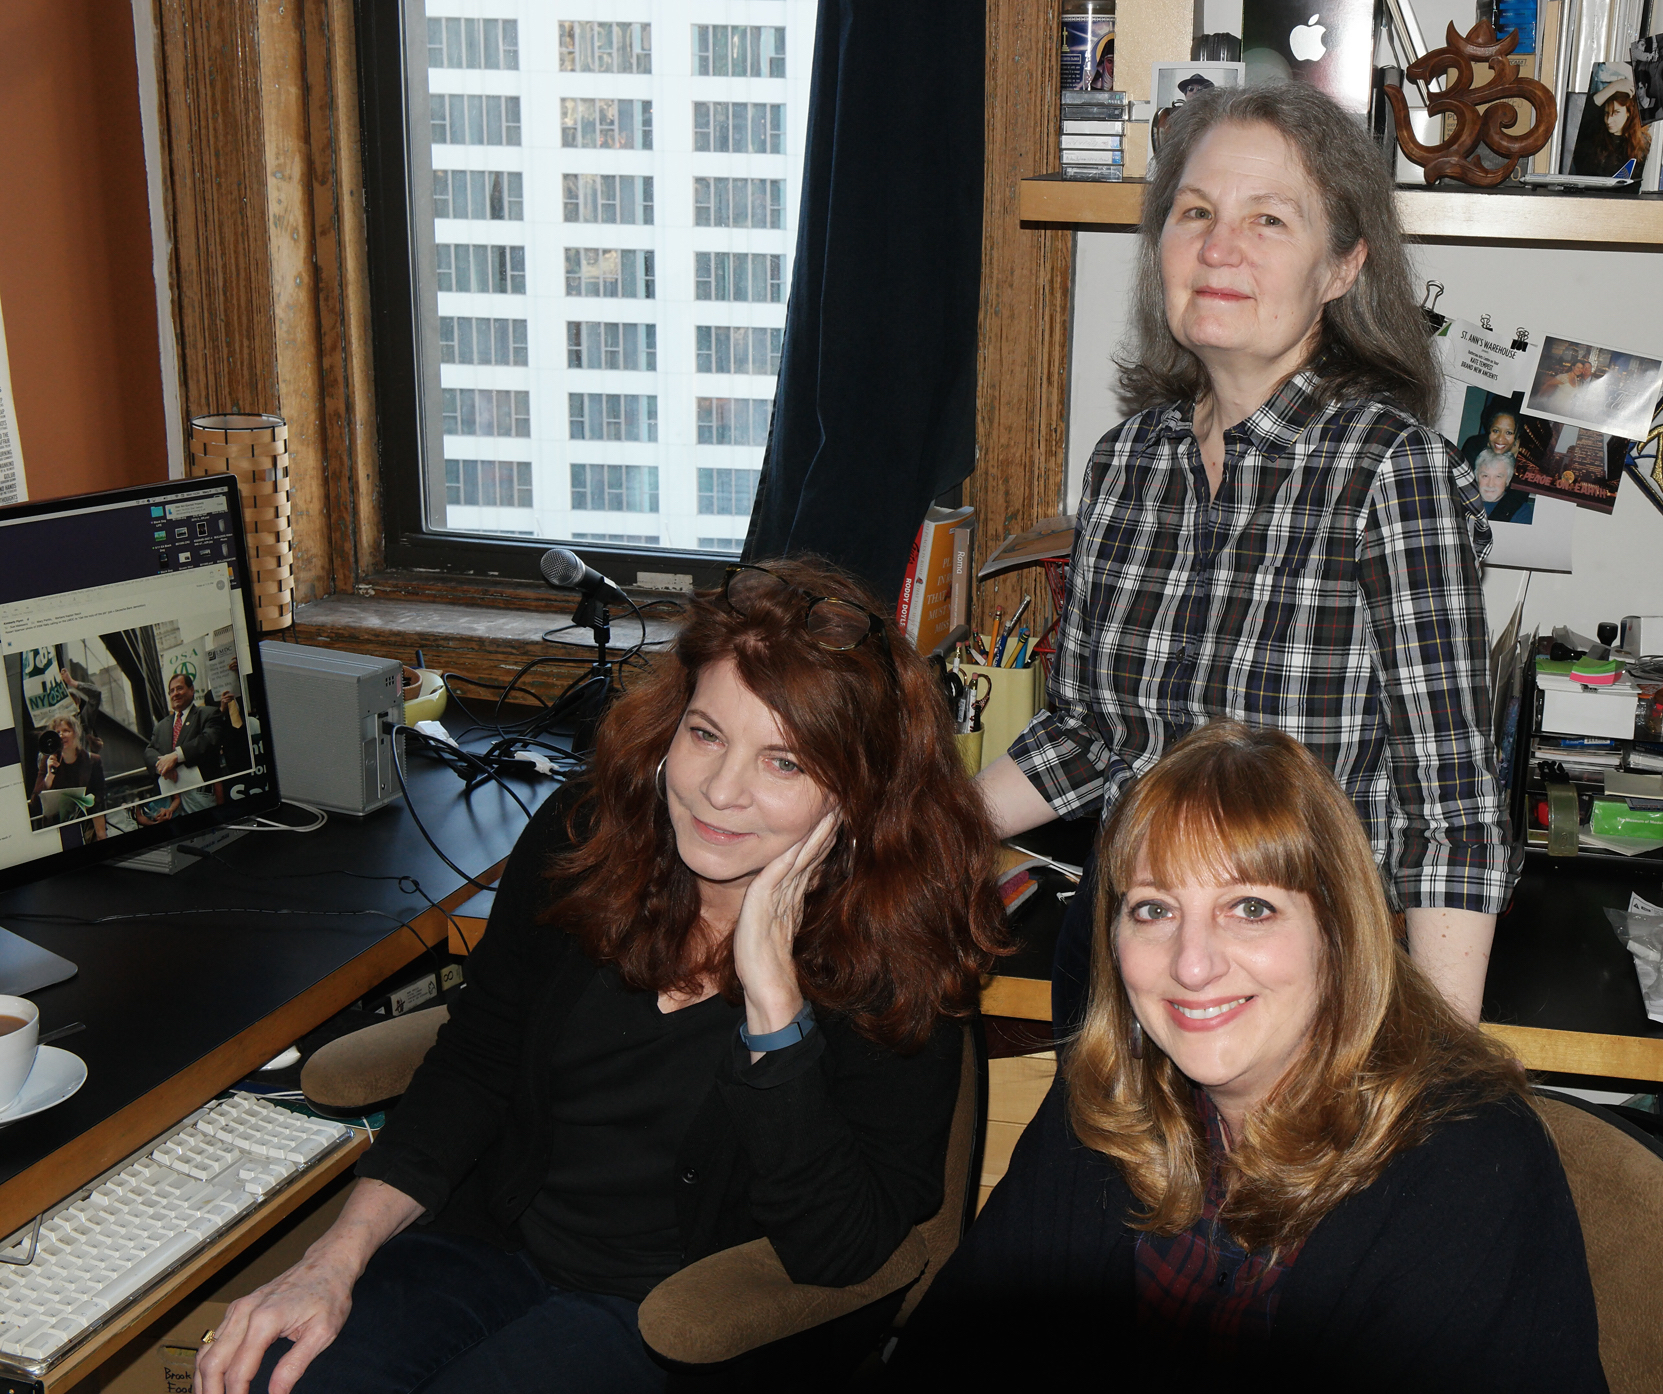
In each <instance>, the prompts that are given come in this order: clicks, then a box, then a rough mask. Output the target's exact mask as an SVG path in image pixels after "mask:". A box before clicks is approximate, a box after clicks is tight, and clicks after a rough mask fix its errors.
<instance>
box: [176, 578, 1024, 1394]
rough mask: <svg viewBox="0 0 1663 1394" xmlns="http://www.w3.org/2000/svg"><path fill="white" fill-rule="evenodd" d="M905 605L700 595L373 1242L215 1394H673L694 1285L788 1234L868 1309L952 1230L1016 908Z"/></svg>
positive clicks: (766, 585)
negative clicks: (683, 1272)
mask: <svg viewBox="0 0 1663 1394" xmlns="http://www.w3.org/2000/svg"><path fill="white" fill-rule="evenodd" d="M877 608H878V607H877V602H876V601H875V600H873V598H872V597H871V596H870V595H869V594H868V593H867V592H866V591H865V590H864V589H863V588H862V587H861V586H859V585H858V584H857V583H856V582H854V581H852V580H851V579H850V578H849V577H847V576H846V575H844V574H843V573H841V572H839V571H837V570H836V569H835V568H833V567H831V566H830V565H828V564H825V563H820V562H811V561H804V560H796V561H780V562H769V563H767V564H766V565H765V566H734V567H730V568H729V569H728V575H727V580H726V582H725V584H724V586H723V589H722V591H721V592H719V593H718V594H715V595H711V596H700V597H698V598H697V599H695V600H694V601H693V603H692V606H691V609H690V612H689V615H688V618H687V621H686V624H685V625H684V627H683V629H682V631H681V635H680V638H679V639H678V641H677V644H676V647H675V650H674V652H673V653H671V654H670V655H668V656H666V657H665V659H664V660H663V661H661V662H659V663H658V664H656V665H655V669H654V672H653V674H652V676H651V677H650V678H649V679H648V680H646V681H645V682H643V683H642V684H640V685H639V686H638V687H636V688H634V689H633V690H632V691H631V692H629V693H628V695H626V696H625V697H623V698H622V699H621V700H620V701H619V702H618V703H617V705H616V706H614V707H613V708H612V709H611V710H610V711H609V712H608V713H607V715H606V717H605V718H604V720H603V721H602V723H601V726H600V729H599V731H598V733H597V740H596V748H595V754H594V757H593V761H592V764H591V768H590V771H589V774H588V775H587V777H586V778H585V779H584V780H583V782H582V783H581V784H580V785H578V786H577V787H575V788H574V789H573V790H572V791H571V792H570V794H569V795H568V794H566V793H564V792H563V793H562V795H560V796H557V797H556V798H555V799H551V800H550V801H549V803H548V804H547V805H545V806H544V808H543V809H542V810H540V811H539V812H538V814H537V815H536V817H535V818H533V820H532V822H531V824H530V826H529V827H528V828H527V829H526V831H525V833H524V834H523V835H522V836H521V838H520V841H519V843H518V845H517V846H516V847H515V850H514V853H513V856H512V857H511V858H510V860H509V864H508V868H507V871H506V873H505V874H504V876H503V880H502V885H501V889H500V891H499V893H498V895H497V898H496V902H495V906H494V908H493V909H492V912H491V919H490V925H489V928H488V930H487V932H486V934H485V936H484V939H483V940H482V942H481V944H480V946H479V948H478V949H477V950H476V951H475V952H474V953H473V955H472V957H471V958H470V960H469V964H468V987H467V989H466V991H464V992H463V993H462V994H461V996H460V997H459V999H458V1000H457V1002H456V1004H455V1006H454V1007H453V1008H452V1014H451V1018H450V1021H449V1022H448V1023H447V1024H446V1025H445V1027H444V1028H443V1029H442V1030H441V1031H440V1033H439V1037H438V1040H437V1042H436V1044H435V1045H434V1047H433V1050H432V1051H431V1053H430V1054H429V1055H428V1057H427V1059H426V1061H425V1062H424V1063H423V1065H422V1067H421V1069H420V1071H419V1072H418V1073H417V1075H416V1077H415V1079H414V1080H413V1081H412V1082H411V1085H410V1088H409V1091H408V1092H407V1093H406V1095H405V1096H404V1099H403V1101H402V1102H401V1103H400V1105H399V1107H398V1109H397V1111H396V1112H395V1113H394V1114H393V1115H392V1116H391V1118H390V1119H389V1120H388V1124H387V1127H386V1128H385V1129H384V1130H383V1131H382V1133H381V1135H380V1137H379V1138H378V1140H377V1142H376V1144H375V1146H374V1148H372V1149H371V1151H370V1152H369V1153H368V1154H367V1155H366V1156H365V1158H364V1159H363V1161H361V1162H360V1163H359V1167H358V1172H359V1176H360V1178H361V1179H360V1181H359V1182H358V1186H357V1188H356V1190H355V1191H354V1192H353V1194H352V1196H351V1197H350V1199H349V1200H348V1203H347V1206H346V1209H345V1210H344V1212H343V1213H342V1216H341V1218H340V1219H339V1220H338V1221H337V1222H336V1224H335V1225H334V1227H333V1228H332V1229H331V1230H330V1231H329V1232H328V1234H326V1235H325V1236H324V1237H323V1238H322V1239H321V1240H319V1242H318V1243H317V1244H316V1245H314V1246H313V1247H312V1249H311V1250H309V1251H308V1253H307V1255H306V1257H305V1259H304V1260H303V1261H302V1262H301V1263H300V1264H299V1265H297V1266H296V1267H295V1268H293V1269H291V1270H289V1272H288V1273H286V1274H284V1275H283V1276H281V1277H280V1278H278V1279H276V1280H275V1281H274V1282H273V1283H271V1284H268V1285H267V1286H266V1287H265V1288H262V1289H261V1290H260V1291H259V1292H257V1293H255V1294H253V1295H252V1296H250V1297H248V1298H244V1299H242V1300H241V1301H239V1302H237V1303H234V1304H233V1305H232V1307H231V1309H230V1311H228V1312H227V1314H226V1319H225V1321H224V1322H222V1323H221V1325H220V1327H219V1333H218V1339H217V1340H216V1341H215V1343H214V1344H213V1345H212V1346H211V1347H209V1348H208V1350H207V1352H206V1353H205V1354H204V1356H203V1358H202V1360H201V1362H200V1363H199V1365H198V1374H199V1387H200V1388H201V1389H203V1390H205V1391H207V1394H220V1391H221V1390H230V1391H233V1394H240V1392H241V1391H242V1390H243V1389H244V1388H245V1387H247V1386H248V1383H249V1380H250V1377H251V1376H253V1377H254V1387H255V1388H270V1389H271V1390H273V1391H277V1394H285V1392H286V1391H287V1390H289V1389H290V1388H292V1387H298V1388H299V1389H301V1390H303V1391H304V1390H329V1391H332V1394H334V1392H337V1391H359V1390H374V1391H395V1390H397V1391H406V1390H413V1389H416V1388H417V1387H420V1388H421V1389H422V1390H423V1391H432V1392H434V1394H437V1391H471V1390H486V1389H489V1390H500V1389H530V1388H545V1389H572V1390H584V1391H589V1390H636V1389H641V1390H646V1389H657V1388H662V1386H663V1381H664V1378H665V1376H664V1372H663V1371H662V1370H660V1369H659V1367H658V1366H657V1365H655V1364H654V1363H653V1361H652V1360H651V1359H650V1357H649V1356H648V1355H647V1354H646V1352H645V1351H644V1349H643V1347H642V1344H641V1339H640V1335H639V1333H638V1330H637V1326H636V1309H637V1306H638V1305H639V1303H640V1301H641V1299H642V1298H643V1297H645V1296H646V1294H647V1293H648V1291H650V1290H651V1289H652V1287H653V1286H654V1285H655V1284H657V1283H658V1282H659V1281H660V1280H662V1279H663V1278H665V1277H667V1276H669V1275H670V1274H671V1273H673V1272H675V1271H676V1270H677V1269H679V1268H680V1267H682V1266H683V1265H684V1264H687V1263H691V1262H693V1261H694V1260H696V1259H699V1258H702V1257H704V1256H705V1255H707V1254H710V1253H713V1252H715V1251H717V1250H719V1249H724V1248H728V1247H731V1246H733V1245H737V1244H743V1243H746V1242H748V1241H750V1240H753V1239H757V1238H760V1237H766V1238H767V1239H768V1240H769V1241H770V1242H771V1243H772V1245H773V1248H774V1250H775V1252H776V1253H777V1254H778V1255H779V1257H780V1260H781V1262H782V1263H783V1264H784V1265H785V1268H786V1270H787V1271H788V1272H789V1273H790V1274H791V1276H792V1278H793V1279H795V1280H796V1281H797V1282H801V1283H813V1284H819V1285H826V1286H842V1285H848V1284H852V1283H856V1282H860V1281H861V1280H863V1279H865V1278H867V1277H869V1276H870V1275H871V1274H872V1273H874V1272H876V1271H877V1270H878V1269H879V1268H880V1267H881V1266H882V1265H883V1263H884V1261H885V1260H886V1259H887V1258H888V1257H889V1256H890V1254H891V1253H892V1252H893V1251H894V1250H895V1248H896V1247H897V1246H898V1245H899V1244H900V1243H901V1241H902V1240H903V1239H904V1238H905V1236H906V1234H907V1232H908V1230H909V1229H910V1228H911V1227H912V1226H913V1225H914V1224H916V1223H917V1222H918V1221H920V1220H923V1219H926V1218H928V1217H929V1216H930V1215H931V1214H933V1213H934V1212H935V1211H936V1210H937V1209H939V1208H940V1205H941V1200H942V1191H941V1186H942V1168H943V1164H944V1159H945V1153H946V1146H947V1134H948V1128H949V1124H950V1122H951V1118H952V1113H953V1106H954V1103H955V1100H956V1098H957V1094H958V1081H959V1071H960V1058H961V1045H960V1041H961V1027H960V1023H961V1022H962V1021H963V1019H965V1018H967V1017H968V1016H970V1014H971V1013H972V1012H973V1011H974V1010H975V1007H976V1002H977V996H978V992H979V989H980V979H981V975H982V973H983V972H985V971H986V969H987V968H988V967H989V966H990V965H991V963H992V962H993V958H994V955H995V954H997V953H999V952H1001V951H1002V950H1003V947H1004V946H1003V939H1002V935H1003V928H1002V914H1001V909H1000V904H999V898H998V895H997V893H996V891H995V889H994V881H993V869H994V863H993V856H994V841H993V836H992V830H991V828H990V826H989V823H988V818H987V815H986V812H985V811H984V809H983V806H982V803H981V801H980V799H979V798H978V796H977V795H976V793H975V791H974V790H973V788H972V786H971V785H970V782H969V780H968V778H967V777H966V776H965V774H964V772H963V768H962V766H961V765H960V764H959V762H958V756H957V753H956V751H955V749H954V746H953V742H952V740H951V728H950V725H949V722H948V718H947V712H946V707H945V704H944V703H943V702H942V700H941V697H940V692H939V688H938V686H937V685H936V684H935V682H934V680H933V679H932V677H931V675H930V673H929V671H928V669H927V668H926V667H925V665H924V663H923V661H922V660H921V659H920V658H919V657H918V654H917V653H916V652H915V651H914V650H913V649H912V647H911V646H910V645H908V644H906V643H905V642H904V641H903V640H902V639H901V638H900V636H899V634H898V633H897V632H896V631H895V630H894V629H893V627H892V626H890V625H889V624H888V623H887V622H886V621H884V620H882V619H880V618H879V617H878V614H877ZM424 1216H425V1217H426V1218H429V1219H431V1220H432V1221H433V1223H432V1224H431V1226H428V1227H424V1228H423V1229H420V1230H406V1226H408V1225H410V1224H411V1222H412V1221H414V1220H417V1219H419V1218H422V1217H424ZM401 1231H404V1232H403V1233H401ZM898 1296H899V1295H897V1300H898ZM349 1310H350V1312H351V1316H350V1319H349V1317H348V1311H349ZM891 1314H892V1308H891V1309H886V1310H882V1311H878V1312H875V1313H874V1312H870V1311H869V1313H868V1316H869V1317H870V1319H871V1322H872V1323H873V1324H874V1330H875V1329H876V1325H878V1324H881V1323H882V1322H885V1321H887V1320H888V1318H889V1316H890V1315H891ZM279 1338H287V1341H289V1342H292V1343H293V1344H292V1346H288V1347H286V1343H285V1342H283V1341H281V1340H279ZM274 1342H275V1343H276V1344H274ZM268 1348H269V1349H268ZM857 1358H858V1357H857ZM303 1372H304V1373H303ZM297 1378H298V1379H299V1384H298V1386H296V1384H295V1381H296V1380H297ZM268 1380H269V1384H268Z"/></svg>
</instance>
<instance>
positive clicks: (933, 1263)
mask: <svg viewBox="0 0 1663 1394" xmlns="http://www.w3.org/2000/svg"><path fill="white" fill-rule="evenodd" d="M449 1015H450V1013H449V1011H448V1010H447V1009H446V1008H443V1007H435V1008H431V1009H429V1010H427V1011H420V1012H412V1013H409V1014H407V1015H405V1016H401V1017H394V1018H393V1019H392V1020H390V1021H385V1022H378V1023H377V1024H376V1025H374V1026H369V1027H365V1028H364V1029H363V1030H361V1031H355V1032H353V1033H352V1034H351V1035H349V1036H343V1037H341V1038H340V1039H338V1040H335V1041H331V1042H330V1043H329V1044H328V1045H326V1046H324V1047H322V1048H321V1049H320V1050H318V1051H317V1052H316V1053H315V1054H314V1055H313V1056H312V1057H311V1059H309V1060H308V1061H307V1062H306V1065H305V1067H304V1068H303V1069H302V1071H301V1089H302V1091H303V1092H304V1093H305V1095H306V1099H307V1102H308V1103H310V1104H312V1105H313V1106H314V1107H316V1108H317V1109H318V1111H319V1112H321V1113H328V1114H336V1115H340V1116H342V1117H358V1116H361V1115H363V1114H365V1113H371V1112H375V1111H376V1110H378V1109H380V1108H382V1107H384V1106H386V1105H388V1104H390V1103H392V1102H393V1101H394V1100H396V1099H397V1097H398V1096H399V1095H400V1094H402V1093H403V1092H404V1090H405V1089H406V1087H407V1086H408V1085H409V1083H410V1078H411V1076H412V1075H414V1074H415V1072H416V1067H417V1066H418V1065H420V1064H421V1062H422V1059H423V1057H425V1056H426V1054H427V1052H428V1050H429V1048H430V1047H431V1046H432V1044H433V1040H434V1038H435V1037H436V1036H437V1035H438V1032H439V1028H440V1026H442V1025H443V1024H444V1023H445V1021H446V1020H448V1018H449ZM986 1113H987V1060H986V1048H985V1046H984V1045H983V1043H982V1039H981V1028H980V1023H979V1022H976V1023H973V1024H971V1025H967V1026H966V1027H965V1028H964V1052H963V1059H962V1065H961V1069H960V1074H959V1093H958V1102H957V1103H956V1104H955V1105H954V1109H953V1121H952V1125H951V1128H950V1130H949V1133H948V1140H947V1161H946V1171H945V1176H944V1182H943V1186H942V1202H941V1209H940V1210H938V1211H937V1212H936V1214H935V1215H934V1216H933V1217H931V1218H930V1219H928V1220H925V1221H924V1222H923V1223H922V1224H920V1225H918V1226H917V1227H915V1228H914V1229H913V1230H912V1231H911V1232H910V1233H908V1235H907V1236H906V1238H905V1239H904V1240H903V1241H902V1242H901V1245H900V1247H899V1248H897V1249H896V1250H895V1252H894V1253H893V1254H892V1255H890V1257H889V1259H888V1261H887V1262H885V1264H884V1265H883V1267H882V1268H880V1269H879V1270H878V1271H877V1272H876V1273H874V1274H873V1275H872V1276H871V1277H870V1278H867V1279H866V1280H865V1281H864V1282H861V1283H856V1284H854V1285H853V1286H851V1287H844V1288H828V1287H816V1286H812V1285H810V1284H806V1283H794V1282H792V1281H791V1278H790V1277H789V1276H788V1275H787V1273H786V1271H785V1267H784V1265H783V1264H781V1263H780V1261H779V1257H778V1256H777V1255H776V1254H775V1253H774V1250H773V1246H772V1245H770V1244H769V1242H768V1241H767V1240H766V1239H756V1240H752V1241H751V1242H750V1243H748V1244H740V1245H738V1246H736V1247H734V1248H732V1249H725V1250H723V1251H722V1252H720V1253H716V1254H711V1255H709V1256H708V1257H706V1258H703V1259H700V1260H699V1261H698V1262H697V1263H692V1264H689V1265H688V1266H687V1267H686V1268H683V1269H682V1270H681V1271H680V1272H678V1273H675V1274H673V1275H671V1276H670V1277H668V1278H666V1279H665V1280H664V1281H663V1282H662V1283H660V1284H659V1285H658V1286H657V1287H656V1288H654V1289H653V1290H652V1292H650V1293H649V1294H648V1295H647V1299H646V1301H644V1302H643V1303H642V1304H641V1313H640V1322H641V1336H642V1339H643V1340H644V1341H645V1342H646V1344H647V1346H648V1348H649V1350H651V1351H652V1352H654V1354H655V1355H656V1356H658V1357H659V1358H660V1359H661V1360H662V1362H663V1363H664V1364H665V1365H666V1366H667V1367H668V1368H670V1369H671V1371H672V1385H671V1387H672V1388H676V1387H678V1386H679V1387H686V1388H693V1389H697V1388H700V1387H702V1386H704V1385H706V1384H715V1385H720V1386H721V1387H734V1386H735V1385H736V1384H737V1385H738V1386H740V1387H745V1386H748V1385H749V1384H750V1382H751V1379H752V1378H753V1377H754V1376H755V1375H756V1374H757V1373H758V1372H760V1371H762V1370H767V1369H771V1368H774V1367H775V1366H776V1365H777V1364H778V1363H785V1364H788V1365H790V1366H791V1367H793V1368H797V1369H799V1370H800V1369H801V1368H802V1367H803V1366H804V1365H805V1364H806V1365H807V1367H808V1368H810V1369H819V1370H820V1371H822V1372H824V1373H825V1374H827V1375H828V1376H830V1375H831V1374H833V1373H834V1372H835V1370H836V1368H837V1367H838V1366H839V1365H840V1364H841V1365H846V1366H847V1367H848V1368H849V1369H852V1368H853V1366H854V1365H855V1364H858V1363H859V1360H860V1359H861V1358H862V1357H863V1356H864V1355H865V1354H866V1353H867V1345H868V1343H869V1344H870V1346H873V1347H875V1344H876V1338H877V1337H878V1336H879V1335H880V1334H881V1333H882V1332H883V1331H884V1330H885V1329H887V1328H891V1327H899V1326H901V1325H902V1324H903V1323H905V1321H906V1319H907V1317H908V1316H909V1315H910V1314H911V1312H912V1309H913V1308H914V1307H915V1306H917V1304H918V1300H919V1299H920V1298H921V1297H922V1296H923V1295H924V1290H925V1289H926V1288H927V1287H928V1286H929V1284H930V1281H931V1280H932V1279H933V1278H934V1277H935V1275H936V1273H937V1272H939V1271H940V1269H941V1266H942V1264H944V1263H945V1262H946V1261H947V1259H948V1258H949V1257H950V1256H951V1255H952V1252H953V1250H954V1249H955V1248H956V1247H957V1246H958V1242H959V1236H960V1235H961V1234H962V1233H963V1231H964V1228H965V1226H966V1225H967V1224H968V1223H969V1221H970V1219H971V1218H972V1217H973V1214H974V1204H975V1196H976V1187H975V1178H976V1176H977V1175H978V1173H979V1172H980V1170H981V1150H982V1134H983V1127H982V1120H983V1119H984V1117H985V1116H986ZM817 1332H818V1333H819V1336H818V1337H817V1336H816V1334H815V1333H817ZM793 1342H794V1343H795V1344H794V1345H793V1344H792V1343H793ZM770 1348H772V1350H773V1351H774V1353H775V1355H776V1356H777V1357H778V1359H777V1360H770V1358H769V1350H770ZM752 1357H754V1358H752ZM742 1361H745V1362H748V1366H749V1367H754V1368H748V1369H747V1370H746V1372H745V1374H744V1376H743V1377H742V1378H739V1379H737V1380H736V1381H730V1380H728V1379H726V1378H724V1376H725V1375H727V1374H732V1373H734V1371H733V1370H732V1367H733V1366H734V1365H735V1364H736V1363H738V1362H742ZM798 1387H799V1388H801V1387H804V1386H802V1385H801V1384H800V1383H799V1386H798Z"/></svg>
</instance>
